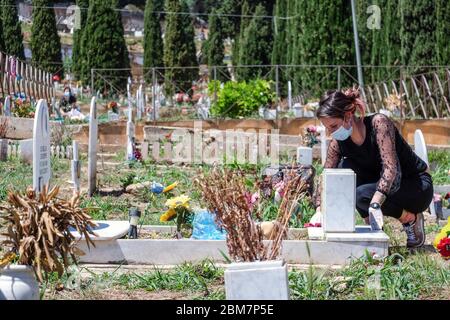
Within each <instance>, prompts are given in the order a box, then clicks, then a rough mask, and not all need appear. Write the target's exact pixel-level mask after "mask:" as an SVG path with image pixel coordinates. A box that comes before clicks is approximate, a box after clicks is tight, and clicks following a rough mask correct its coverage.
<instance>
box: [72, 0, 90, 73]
mask: <svg viewBox="0 0 450 320" xmlns="http://www.w3.org/2000/svg"><path fill="white" fill-rule="evenodd" d="M76 5H77V6H78V7H79V8H80V12H79V19H80V21H75V22H76V24H77V25H74V32H73V47H72V73H73V74H74V76H75V78H77V79H81V66H82V65H83V64H84V61H85V58H84V57H83V56H82V55H81V47H82V46H84V45H85V43H82V35H83V31H84V27H85V26H86V21H87V15H88V8H89V0H77V1H76ZM75 14H76V13H75ZM76 19H78V18H76Z"/></svg>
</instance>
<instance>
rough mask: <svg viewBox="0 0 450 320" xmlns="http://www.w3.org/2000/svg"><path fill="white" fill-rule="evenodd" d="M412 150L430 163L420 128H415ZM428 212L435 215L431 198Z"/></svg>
mask: <svg viewBox="0 0 450 320" xmlns="http://www.w3.org/2000/svg"><path fill="white" fill-rule="evenodd" d="M414 152H415V153H416V154H417V155H418V156H419V158H420V159H422V160H423V161H425V163H426V164H427V165H428V166H429V165H430V163H429V161H428V151H427V145H426V143H425V138H424V136H423V133H422V130H420V129H417V130H416V131H415V132H414ZM430 213H431V214H432V215H433V216H436V208H435V207H434V201H433V200H431V204H430Z"/></svg>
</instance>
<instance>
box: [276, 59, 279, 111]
mask: <svg viewBox="0 0 450 320" xmlns="http://www.w3.org/2000/svg"><path fill="white" fill-rule="evenodd" d="M278 67H279V66H278V65H276V66H275V90H276V92H277V104H279V103H280V82H279V81H280V78H279V70H278Z"/></svg>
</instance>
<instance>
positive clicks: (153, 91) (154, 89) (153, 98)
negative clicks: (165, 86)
mask: <svg viewBox="0 0 450 320" xmlns="http://www.w3.org/2000/svg"><path fill="white" fill-rule="evenodd" d="M152 114H153V121H156V70H155V68H152Z"/></svg>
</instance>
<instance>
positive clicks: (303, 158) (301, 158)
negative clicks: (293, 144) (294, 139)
mask: <svg viewBox="0 0 450 320" xmlns="http://www.w3.org/2000/svg"><path fill="white" fill-rule="evenodd" d="M312 161H313V150H312V148H309V147H298V148H297V163H298V164H302V165H312Z"/></svg>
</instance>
